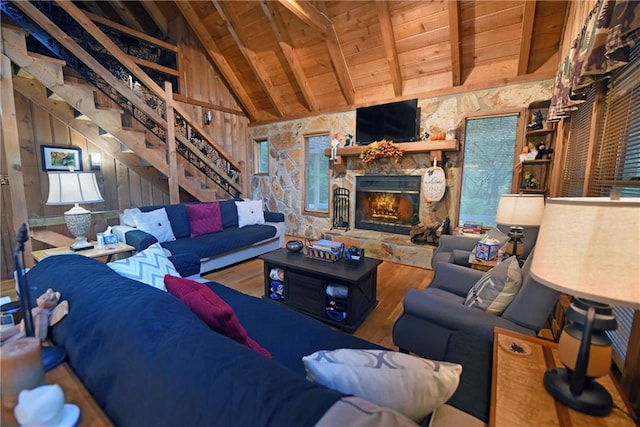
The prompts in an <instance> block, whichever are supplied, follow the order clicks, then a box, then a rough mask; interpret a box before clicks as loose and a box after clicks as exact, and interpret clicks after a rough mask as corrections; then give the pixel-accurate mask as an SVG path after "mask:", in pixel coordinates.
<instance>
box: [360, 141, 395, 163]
mask: <svg viewBox="0 0 640 427" xmlns="http://www.w3.org/2000/svg"><path fill="white" fill-rule="evenodd" d="M402 154H403V152H402V150H401V149H400V148H399V147H398V146H397V145H396V144H394V143H393V142H392V141H387V140H386V139H383V140H382V141H374V142H372V143H371V144H369V145H367V146H366V147H364V148H363V149H362V151H361V152H360V160H362V161H363V162H364V163H371V162H372V161H374V160H376V159H384V158H389V157H393V158H394V159H395V162H396V163H398V162H399V161H400V157H402Z"/></svg>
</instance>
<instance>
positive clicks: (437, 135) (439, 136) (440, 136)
mask: <svg viewBox="0 0 640 427" xmlns="http://www.w3.org/2000/svg"><path fill="white" fill-rule="evenodd" d="M446 137H447V135H446V134H445V133H444V132H442V131H438V132H431V136H430V137H429V139H431V140H432V141H444V140H445V138H446Z"/></svg>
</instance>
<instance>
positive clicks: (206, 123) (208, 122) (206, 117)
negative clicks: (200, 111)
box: [203, 111, 211, 126]
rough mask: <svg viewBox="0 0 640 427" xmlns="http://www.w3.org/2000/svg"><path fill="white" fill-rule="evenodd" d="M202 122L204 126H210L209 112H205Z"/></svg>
mask: <svg viewBox="0 0 640 427" xmlns="http://www.w3.org/2000/svg"><path fill="white" fill-rule="evenodd" d="M203 122H204V125H205V126H209V125H210V124H211V111H206V112H205V113H204V119H203Z"/></svg>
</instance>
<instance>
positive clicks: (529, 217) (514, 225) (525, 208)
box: [496, 194, 544, 256]
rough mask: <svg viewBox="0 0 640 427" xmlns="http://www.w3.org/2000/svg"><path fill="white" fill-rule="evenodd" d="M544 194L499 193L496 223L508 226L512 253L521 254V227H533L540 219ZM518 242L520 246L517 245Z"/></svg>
mask: <svg viewBox="0 0 640 427" xmlns="http://www.w3.org/2000/svg"><path fill="white" fill-rule="evenodd" d="M543 212H544V196H543V195H539V194H501V195H500V200H499V201H498V211H497V212H496V224H499V225H508V226H509V233H508V234H509V237H511V241H510V242H509V243H508V245H510V246H511V248H510V249H511V251H509V250H507V252H508V253H511V254H512V255H516V256H518V255H521V254H522V251H523V249H524V247H523V244H522V238H523V237H524V229H523V227H535V226H538V225H540V222H541V221H542V213H543ZM518 244H520V246H518Z"/></svg>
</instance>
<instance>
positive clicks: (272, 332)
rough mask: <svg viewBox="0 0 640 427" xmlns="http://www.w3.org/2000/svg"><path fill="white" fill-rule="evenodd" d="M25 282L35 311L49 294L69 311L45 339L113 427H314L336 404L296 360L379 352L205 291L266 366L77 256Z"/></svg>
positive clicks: (181, 309) (283, 310)
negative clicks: (225, 309) (234, 319)
mask: <svg viewBox="0 0 640 427" xmlns="http://www.w3.org/2000/svg"><path fill="white" fill-rule="evenodd" d="M27 280H28V283H29V285H30V287H31V289H32V291H31V297H32V299H33V300H34V301H35V298H36V297H37V296H38V295H40V294H41V293H43V292H44V291H45V290H46V289H47V288H53V289H54V290H55V291H60V292H61V293H62V299H63V300H68V301H69V308H70V312H69V315H68V316H67V317H65V318H64V319H63V320H62V321H61V322H60V323H59V324H58V325H56V326H55V327H53V329H52V339H53V341H54V343H55V344H56V345H59V346H61V347H63V348H64V349H65V350H66V352H67V353H68V355H69V359H68V361H69V364H70V365H71V367H72V368H73V370H74V372H75V373H76V374H77V375H78V377H79V378H80V379H81V381H82V382H83V383H84V384H85V386H86V387H87V388H88V390H89V391H90V392H91V394H92V395H93V397H94V398H95V400H96V401H97V403H98V404H99V405H100V406H101V407H102V408H103V409H104V410H105V412H106V413H107V415H108V416H109V417H110V418H111V419H112V420H113V422H114V423H115V424H116V425H118V426H135V427H143V426H178V425H185V426H217V425H219V426H234V427H236V426H252V427H253V426H262V425H264V426H267V425H273V426H292V425H295V426H312V425H314V424H315V423H316V422H317V421H318V420H319V419H320V418H321V417H322V415H323V414H324V413H325V412H326V411H327V410H328V409H329V408H330V407H331V405H333V404H334V402H335V401H336V400H338V399H339V398H340V397H341V396H342V395H341V394H340V393H338V392H335V391H333V390H329V389H327V388H325V387H322V386H319V385H316V384H313V383H310V382H308V381H306V379H305V377H304V368H303V365H302V361H301V358H302V356H304V355H307V354H310V353H312V352H314V351H316V350H319V349H333V348H340V347H353V348H380V347H378V346H375V345H373V344H371V343H368V342H366V341H363V340H360V339H358V338H355V337H352V336H350V335H347V334H344V333H342V332H339V331H334V330H333V329H331V328H330V327H328V326H327V325H324V324H322V323H320V322H318V321H316V320H313V319H311V318H308V317H306V316H304V315H302V314H300V313H297V312H294V311H292V310H290V309H288V308H287V307H285V306H283V305H282V304H280V303H278V302H274V301H269V300H261V299H258V298H255V297H250V296H247V295H244V294H242V293H240V292H237V291H235V290H233V289H229V288H227V287H225V286H223V285H220V284H216V283H210V284H209V285H210V286H211V288H212V289H213V290H214V291H215V292H216V293H218V295H220V296H221V297H222V298H223V299H225V300H226V301H227V302H228V303H229V304H230V305H231V306H232V307H233V308H234V310H235V311H236V312H237V315H238V317H239V319H240V322H241V323H242V324H243V326H244V327H245V328H246V329H247V332H248V334H249V336H251V337H252V338H253V339H255V340H256V341H257V342H258V343H260V344H261V345H262V346H264V347H265V348H267V349H268V350H269V351H270V352H271V353H272V354H273V360H269V359H267V358H265V357H264V356H262V355H260V354H258V353H256V352H254V351H252V350H250V349H248V348H247V347H244V346H242V345H240V344H238V343H236V342H234V341H233V340H231V339H229V338H227V337H225V336H222V335H219V334H217V333H215V332H213V331H212V330H211V329H209V328H208V327H207V325H205V324H204V323H203V322H202V321H200V320H199V319H198V318H197V317H196V316H195V315H194V314H192V313H191V311H190V310H189V309H188V308H187V306H186V305H184V304H183V303H182V302H181V301H179V300H178V299H177V298H175V297H173V296H172V295H170V294H169V293H166V292H163V291H160V290H158V289H155V288H152V287H150V286H147V285H144V284H141V283H139V282H136V281H133V280H129V279H125V278H122V277H121V276H119V275H118V274H117V273H115V272H114V271H112V270H111V269H109V268H108V267H106V266H105V265H104V264H102V263H100V262H98V261H96V260H93V259H89V258H86V257H83V256H80V255H62V256H54V257H48V258H46V259H44V260H43V261H41V262H40V263H38V264H37V265H36V266H35V267H34V268H33V269H31V271H29V273H28V274H27Z"/></svg>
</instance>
